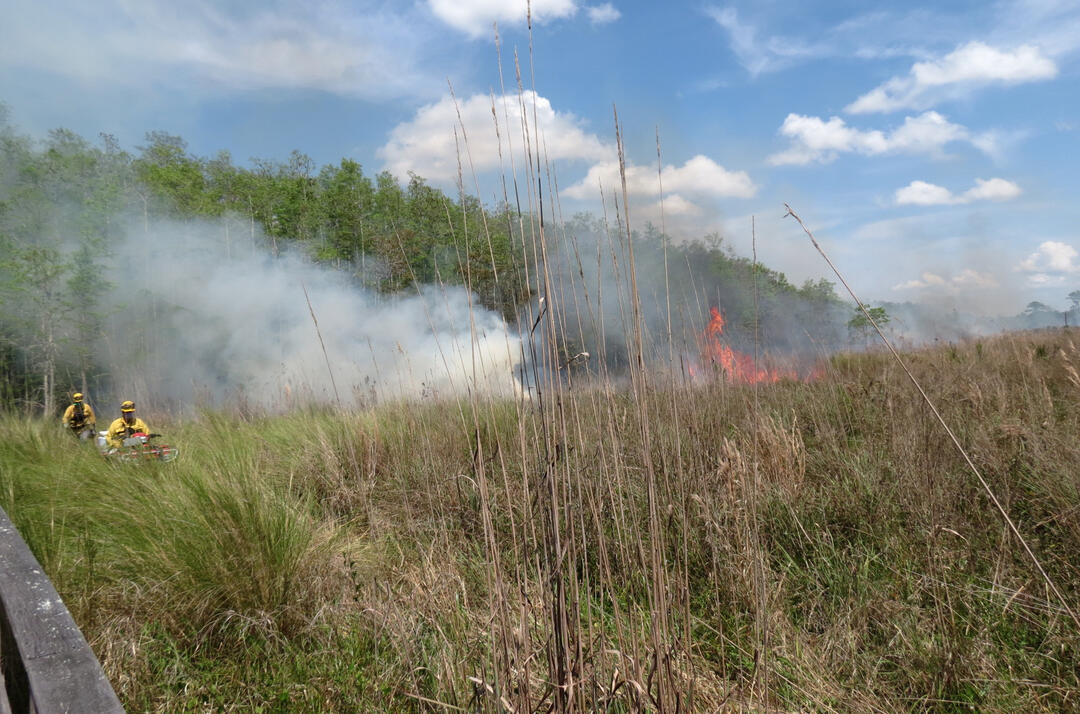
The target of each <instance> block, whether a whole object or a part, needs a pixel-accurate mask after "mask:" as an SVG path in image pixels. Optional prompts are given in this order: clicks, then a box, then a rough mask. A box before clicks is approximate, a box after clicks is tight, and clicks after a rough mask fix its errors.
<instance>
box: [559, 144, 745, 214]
mask: <svg viewBox="0 0 1080 714" xmlns="http://www.w3.org/2000/svg"><path fill="white" fill-rule="evenodd" d="M660 178H661V177H658V176H657V173H656V168H655V167H647V166H627V167H626V191H627V194H629V195H631V196H648V197H659V195H660ZM662 178H663V188H664V193H665V199H664V210H665V211H667V210H668V208H669V206H668V201H669V200H671V199H672V198H673V197H672V196H670V195H667V194H675V196H674V199H675V200H676V201H683V200H685V199H683V198H682V196H680V195H678V194H690V195H691V196H702V197H713V198H751V197H753V196H754V194H756V193H757V186H755V185H754V182H753V181H751V180H750V176H749V175H747V173H746V172H745V171H729V170H728V169H726V168H724V167H723V166H721V165H720V164H718V163H716V162H715V161H713V160H712V159H710V158H709V157H707V156H702V155H701V154H698V155H697V156H695V157H693V158H692V159H690V160H689V161H687V162H686V163H685V164H683V165H682V166H672V165H668V166H665V167H664V170H663V176H662ZM601 185H602V186H603V187H604V192H605V193H608V192H610V191H621V190H622V179H621V177H620V176H619V163H618V161H616V160H608V161H603V162H600V163H597V164H595V165H593V166H592V167H591V168H590V169H589V172H588V174H586V176H585V178H583V179H582V180H581V181H579V182H578V183H576V184H574V185H573V186H570V187H569V188H567V189H565V190H564V191H563V194H564V195H566V196H569V197H570V198H577V199H588V198H593V197H596V196H598V195H599V189H600V186H601ZM675 210H678V209H675Z"/></svg>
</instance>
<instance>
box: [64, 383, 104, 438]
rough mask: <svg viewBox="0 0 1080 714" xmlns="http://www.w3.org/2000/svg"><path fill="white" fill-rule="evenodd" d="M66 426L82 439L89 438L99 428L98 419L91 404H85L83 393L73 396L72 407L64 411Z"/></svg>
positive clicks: (76, 393)
mask: <svg viewBox="0 0 1080 714" xmlns="http://www.w3.org/2000/svg"><path fill="white" fill-rule="evenodd" d="M63 422H64V426H65V427H67V428H68V429H71V433H73V434H74V435H75V436H77V437H79V438H80V439H85V438H88V437H89V436H90V435H92V434H93V433H94V430H95V429H96V428H97V417H95V416H94V410H93V409H91V408H90V405H89V404H84V403H83V394H82V392H75V393H74V394H72V395H71V405H70V406H68V408H67V409H65V410H64V418H63Z"/></svg>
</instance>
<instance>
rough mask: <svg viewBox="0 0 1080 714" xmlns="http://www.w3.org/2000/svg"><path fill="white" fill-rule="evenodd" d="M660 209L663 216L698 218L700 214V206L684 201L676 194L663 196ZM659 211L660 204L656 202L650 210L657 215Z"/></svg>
mask: <svg viewBox="0 0 1080 714" xmlns="http://www.w3.org/2000/svg"><path fill="white" fill-rule="evenodd" d="M662 208H663V209H664V215H665V216H700V215H701V214H702V210H701V206H699V205H697V204H696V203H694V202H692V201H688V200H686V199H685V198H683V197H682V196H680V195H679V194H677V193H673V194H671V195H669V196H664V205H663V207H662ZM660 209H661V206H660V203H659V202H657V203H656V204H655V205H654V206H653V208H652V209H651V210H652V212H653V213H657V214H659V212H660Z"/></svg>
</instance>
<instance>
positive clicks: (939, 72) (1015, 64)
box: [845, 42, 1058, 114]
mask: <svg viewBox="0 0 1080 714" xmlns="http://www.w3.org/2000/svg"><path fill="white" fill-rule="evenodd" d="M1057 73H1058V68H1057V65H1056V64H1055V63H1054V61H1053V60H1051V59H1050V58H1048V57H1046V56H1045V55H1044V54H1042V52H1041V51H1040V50H1039V48H1037V47H1033V46H1031V45H1021V46H1020V47H1017V48H1016V49H1014V50H1001V49H998V48H995V47H991V46H989V45H986V44H983V43H982V42H969V43H968V44H966V45H963V46H961V47H959V48H957V49H956V50H954V51H952V52H950V53H949V54H947V55H945V56H944V57H942V58H940V59H937V60H930V61H926V62H916V63H915V64H914V65H912V67H911V71H910V72H909V73H908V74H907V76H904V77H893V78H892V79H890V80H888V81H887V82H885V83H884V84H882V85H880V86H878V87H875V88H874V89H872V90H870V91H869V92H867V93H866V94H864V95H862V96H861V97H859V98H858V99H856V100H855V101H854V102H852V103H851V104H849V105H848V106H847V107H846V109H845V111H847V112H850V113H852V114H868V113H872V112H894V111H898V110H901V109H926V108H928V107H931V106H933V105H935V104H937V103H938V102H940V101H942V100H944V99H949V98H952V97H954V96H957V95H959V94H963V93H965V92H969V91H971V90H973V89H977V88H980V87H984V86H988V85H992V84H1002V85H1012V84H1022V83H1025V82H1035V81H1039V80H1044V79H1052V78H1054V77H1055V76H1057Z"/></svg>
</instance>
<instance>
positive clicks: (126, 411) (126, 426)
mask: <svg viewBox="0 0 1080 714" xmlns="http://www.w3.org/2000/svg"><path fill="white" fill-rule="evenodd" d="M136 432H142V433H143V434H149V433H150V427H148V426H147V425H146V422H144V421H143V420H142V419H140V418H139V417H137V416H135V402H133V401H131V400H130V399H128V400H125V401H124V402H123V403H122V404H121V405H120V418H119V419H117V420H116V421H114V422H113V423H112V425H111V426H109V433H108V435H107V436H106V437H105V443H106V444H108V445H109V446H110V447H112V448H114V449H119V448H120V447H122V446H123V445H124V439H127V438H129V437H130V436H131V435H133V434H135V433H136Z"/></svg>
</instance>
